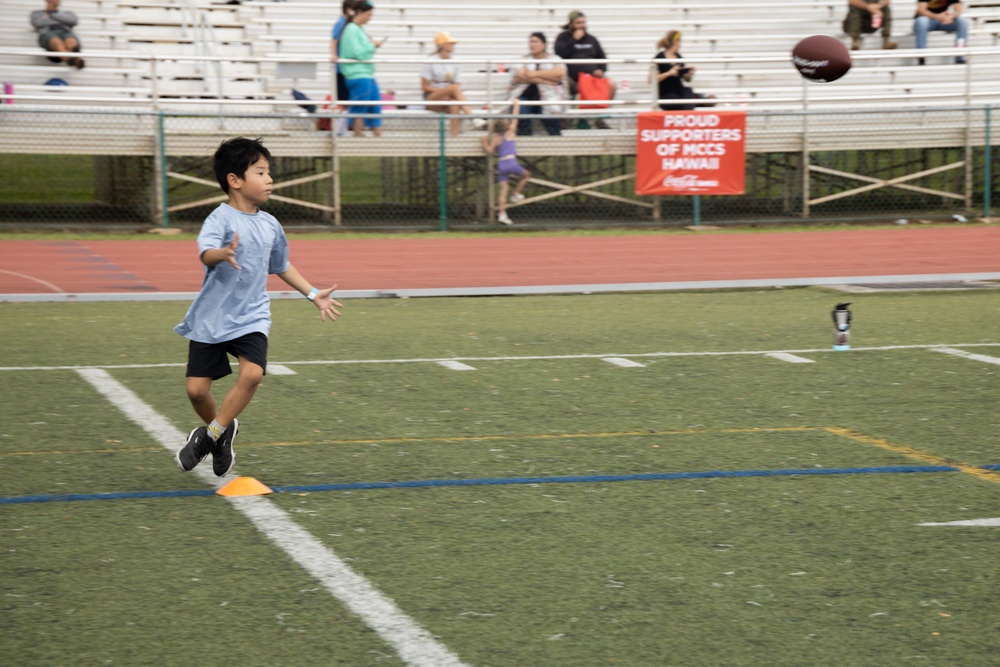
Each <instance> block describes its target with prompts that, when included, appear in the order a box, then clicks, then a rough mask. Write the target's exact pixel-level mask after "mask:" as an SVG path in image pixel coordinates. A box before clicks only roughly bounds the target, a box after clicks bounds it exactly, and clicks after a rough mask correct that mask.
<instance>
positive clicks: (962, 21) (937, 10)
mask: <svg viewBox="0 0 1000 667" xmlns="http://www.w3.org/2000/svg"><path fill="white" fill-rule="evenodd" d="M961 14H962V0H919V1H918V2H917V13H916V15H915V16H914V17H913V35H914V36H915V37H916V38H917V48H918V49H926V48H927V33H930V32H933V31H935V30H943V31H944V32H953V33H955V46H958V47H964V46H965V45H966V44H968V43H969V19H967V18H965V17H964V16H962V15H961ZM917 62H918V63H920V64H921V65H923V64H924V59H923V58H918V59H917ZM955 62H956V63H959V64H963V63H964V62H965V58H963V57H962V56H958V57H957V58H955Z"/></svg>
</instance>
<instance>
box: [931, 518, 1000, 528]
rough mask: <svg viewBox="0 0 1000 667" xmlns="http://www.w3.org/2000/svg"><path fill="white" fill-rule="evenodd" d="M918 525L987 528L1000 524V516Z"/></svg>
mask: <svg viewBox="0 0 1000 667" xmlns="http://www.w3.org/2000/svg"><path fill="white" fill-rule="evenodd" d="M917 525H918V526H973V527H984V528H988V527H991V526H1000V517H998V518H996V519H966V520H965V521H946V522H944V523H918V524H917Z"/></svg>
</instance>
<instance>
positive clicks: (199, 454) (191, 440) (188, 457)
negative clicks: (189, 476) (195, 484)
mask: <svg viewBox="0 0 1000 667" xmlns="http://www.w3.org/2000/svg"><path fill="white" fill-rule="evenodd" d="M211 451H212V439H211V438H210V437H208V427H207V426H199V427H198V428H195V429H192V430H191V432H190V433H188V439H187V444H186V445H184V446H183V447H182V448H180V449H178V450H177V454H175V455H174V460H175V461H177V467H178V468H180V469H181V470H183V471H184V472H189V471H191V470H194V467H195V466H196V465H198V464H199V463H201V462H202V460H203V459H204V458H205V457H206V456H208V454H209V452H211Z"/></svg>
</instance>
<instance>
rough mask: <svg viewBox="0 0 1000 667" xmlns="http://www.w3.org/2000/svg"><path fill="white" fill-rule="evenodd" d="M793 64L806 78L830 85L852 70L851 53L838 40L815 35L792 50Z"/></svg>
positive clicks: (827, 36)
mask: <svg viewBox="0 0 1000 667" xmlns="http://www.w3.org/2000/svg"><path fill="white" fill-rule="evenodd" d="M792 64H793V65H795V69H797V70H799V74H801V75H802V76H803V77H804V78H806V79H808V80H810V81H818V82H820V83H829V82H831V81H836V80H837V79H839V78H840V77H842V76H844V75H845V74H847V72H848V70H850V69H851V53H850V52H849V51H848V50H847V47H846V46H844V45H843V44H842V43H841V42H840V40H838V39H834V38H833V37H830V36H829V35H813V36H812V37H806V38H805V39H803V40H802V41H800V42H799V43H798V44H796V45H795V48H794V49H792Z"/></svg>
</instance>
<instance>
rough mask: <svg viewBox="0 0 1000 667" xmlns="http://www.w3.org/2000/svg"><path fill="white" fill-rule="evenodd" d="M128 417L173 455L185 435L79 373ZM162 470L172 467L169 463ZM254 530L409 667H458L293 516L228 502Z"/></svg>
mask: <svg viewBox="0 0 1000 667" xmlns="http://www.w3.org/2000/svg"><path fill="white" fill-rule="evenodd" d="M77 372H78V373H79V374H80V376H81V377H83V379H84V380H86V381H87V382H89V383H90V384H91V385H92V386H93V387H94V388H95V389H96V390H97V391H98V392H100V393H101V394H102V395H103V396H104V397H105V398H107V399H108V401H110V402H111V404H112V405H114V406H115V407H116V408H118V409H119V410H121V411H122V412H123V413H124V414H125V416H126V417H128V418H129V419H131V420H132V421H134V422H135V423H136V424H138V425H139V426H140V427H141V428H142V429H143V430H145V431H146V432H147V433H148V434H149V435H150V436H152V438H153V439H154V440H156V442H158V443H160V444H161V445H162V446H163V447H164V448H165V449H167V450H168V451H170V452H171V453H173V452H175V451H176V450H177V449H178V447H180V446H181V445H182V444H183V443H184V441H185V439H186V435H185V434H184V433H183V432H181V431H179V430H178V429H177V428H176V427H174V426H173V425H172V424H171V423H170V422H169V421H167V419H166V418H165V417H163V415H161V414H159V413H158V412H156V410H154V409H153V408H152V407H150V406H149V405H147V404H146V403H145V402H144V401H143V400H142V399H140V398H139V397H138V396H136V394H135V393H134V392H132V390H130V389H129V388H128V387H126V386H125V385H123V384H121V383H120V382H118V381H117V380H115V379H114V378H113V377H111V375H109V374H108V372H107V371H105V370H103V369H99V368H81V369H79V370H78V371H77ZM164 465H174V463H173V462H172V461H171V462H170V463H167V462H166V461H164ZM192 474H193V475H195V476H196V477H198V478H199V479H200V480H202V481H203V482H205V483H206V484H208V485H209V486H211V487H212V488H218V487H220V486H222V485H223V484H224V483H226V482H228V481H230V479H232V477H231V476H230V477H227V478H221V479H220V478H217V477H215V475H213V474H212V472H211V471H210V470H209V468H207V467H205V464H204V463H203V464H202V465H201V466H200V467H198V468H195V469H194V470H193V471H192ZM227 500H228V501H229V502H230V503H231V504H232V505H233V507H235V508H236V509H237V510H238V511H240V512H241V513H243V515H244V516H246V517H247V518H248V519H250V521H252V522H253V523H254V525H255V526H257V528H258V529H259V530H260V531H261V532H262V533H264V534H265V535H267V537H268V538H270V540H271V541H272V542H274V543H275V544H276V545H277V546H278V547H279V548H281V549H282V550H283V551H284V552H285V553H287V554H288V555H289V556H291V557H292V558H293V559H294V560H295V562H296V563H298V564H299V565H301V566H302V568H303V569H305V570H306V571H307V572H309V574H311V575H312V576H313V577H315V578H316V579H318V580H319V581H320V582H321V583H322V584H323V586H324V587H325V588H326V589H327V590H328V591H330V593H332V594H333V596H334V597H335V598H337V599H338V600H340V602H342V603H343V604H344V605H346V606H347V607H348V608H349V609H350V610H351V611H352V612H354V613H355V614H357V615H358V616H359V617H360V618H361V619H362V620H363V621H364V622H365V623H366V624H367V625H368V627H370V628H371V629H372V630H374V631H375V632H376V633H378V635H379V636H380V637H381V638H382V639H383V640H384V641H385V642H386V643H388V644H389V645H391V646H392V647H393V648H394V649H395V650H396V652H397V653H398V654H399V657H400V658H402V660H403V661H404V662H406V664H408V665H414V666H415V667H462V666H464V665H465V663H463V662H462V661H461V660H460V659H459V658H458V656H456V655H454V654H453V653H451V652H450V651H449V650H448V649H447V648H446V647H445V646H443V645H442V644H440V643H438V642H437V641H435V639H434V638H433V637H432V636H431V635H430V633H428V632H427V631H426V630H424V629H423V628H421V627H420V626H419V625H417V624H416V623H415V622H414V621H413V619H411V618H410V617H409V616H407V615H406V614H404V613H403V612H402V611H400V609H399V608H398V607H396V605H395V604H394V603H393V601H392V600H391V599H390V598H388V597H386V596H385V595H384V594H383V593H381V592H380V591H379V590H378V589H377V588H375V586H374V585H373V584H372V583H371V582H370V581H368V580H367V579H365V578H364V577H363V576H361V575H360V574H358V573H357V572H354V571H353V570H352V569H351V568H349V567H348V566H347V565H346V564H345V563H344V561H342V560H341V559H340V558H338V557H337V555H336V554H335V553H333V552H332V551H330V550H329V549H328V548H327V547H326V546H325V545H324V544H323V543H322V542H320V541H319V540H317V539H316V538H315V537H313V536H312V535H311V534H309V533H308V532H307V531H306V530H305V529H303V528H302V527H301V526H299V525H298V524H296V523H295V522H294V521H292V519H291V517H289V516H288V514H287V513H286V512H285V511H284V510H282V509H281V508H280V507H278V506H277V505H275V504H274V503H273V502H272V501H270V500H268V499H267V498H264V497H263V496H250V497H243V498H227Z"/></svg>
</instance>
